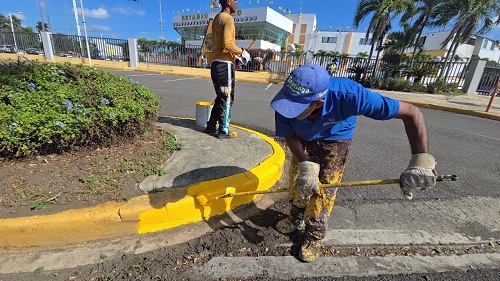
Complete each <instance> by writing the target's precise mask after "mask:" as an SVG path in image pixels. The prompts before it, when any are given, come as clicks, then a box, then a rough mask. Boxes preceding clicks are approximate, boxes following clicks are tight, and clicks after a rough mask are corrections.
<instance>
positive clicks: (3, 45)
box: [0, 32, 500, 92]
mask: <svg viewBox="0 0 500 281" xmlns="http://www.w3.org/2000/svg"><path fill="white" fill-rule="evenodd" d="M50 38H51V42H52V49H53V52H54V55H56V56H63V57H83V58H87V57H88V56H89V54H90V57H91V58H92V59H99V60H113V61H129V46H128V40H124V39H114V38H103V37H88V41H89V42H88V45H89V47H88V51H87V42H86V40H85V37H83V36H77V35H65V34H51V35H50ZM16 50H17V52H18V53H29V54H43V46H42V41H41V36H40V35H39V34H38V33H19V32H16V33H12V32H3V33H0V52H9V53H14V52H16ZM138 53H139V61H140V62H142V63H148V64H161V65H172V66H183V67H204V68H208V67H210V66H209V61H208V60H207V57H206V55H207V54H204V53H203V52H202V46H200V45H184V44H180V43H177V42H151V41H150V40H147V41H144V42H142V41H141V40H139V46H138ZM250 55H251V57H252V60H251V61H250V62H249V63H248V64H247V65H245V66H240V67H239V68H238V71H267V72H269V73H279V74H289V73H290V72H291V71H292V70H293V69H295V68H297V67H298V66H300V65H302V64H306V63H315V64H319V65H321V66H323V67H325V68H329V66H330V65H331V64H332V63H333V59H334V57H333V56H332V55H320V54H317V53H316V54H312V53H310V52H295V51H294V52H280V51H272V50H257V51H250ZM468 66H469V63H468V62H460V61H457V62H452V63H451V64H450V65H448V66H446V68H445V65H444V63H443V62H435V61H429V62H414V63H413V66H412V67H411V68H409V67H408V66H407V65H405V64H404V63H403V64H388V63H385V62H384V61H383V60H375V59H370V60H369V59H367V58H361V57H345V56H341V57H339V61H338V62H336V63H334V71H333V73H332V76H337V77H346V78H351V79H354V80H357V81H360V80H361V79H363V78H370V79H372V78H376V79H378V80H380V81H381V80H384V79H386V78H388V77H396V78H402V79H407V80H409V81H410V82H412V83H422V84H424V85H425V84H428V83H432V82H435V81H436V80H437V79H438V78H441V79H443V80H444V81H445V82H446V83H456V84H457V85H458V87H459V88H461V87H462V86H463V84H464V80H465V74H466V72H467V70H468ZM489 73H490V72H489V71H487V73H485V74H484V75H483V80H484V81H483V82H482V84H481V85H482V86H480V89H479V90H478V91H479V92H491V89H492V87H494V86H492V85H491V84H492V83H491V81H492V80H495V77H497V76H498V75H500V74H498V73H500V70H498V69H497V70H496V72H495V71H493V73H497V74H489ZM495 75H497V76H495ZM490 76H492V77H490ZM495 81H496V80H495Z"/></svg>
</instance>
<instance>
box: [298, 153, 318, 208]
mask: <svg viewBox="0 0 500 281" xmlns="http://www.w3.org/2000/svg"><path fill="white" fill-rule="evenodd" d="M297 170H298V178H297V191H298V192H299V195H300V196H301V197H302V199H307V200H309V198H311V196H312V195H313V194H318V182H319V164H318V163H314V162H311V161H302V162H299V163H298V164H297Z"/></svg>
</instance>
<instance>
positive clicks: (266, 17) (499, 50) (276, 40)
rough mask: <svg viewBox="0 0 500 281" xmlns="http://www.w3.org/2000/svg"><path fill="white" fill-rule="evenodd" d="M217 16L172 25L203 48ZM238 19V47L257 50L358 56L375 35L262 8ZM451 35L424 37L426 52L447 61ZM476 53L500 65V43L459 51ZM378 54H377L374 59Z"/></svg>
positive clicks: (476, 42) (477, 43) (475, 43)
mask: <svg viewBox="0 0 500 281" xmlns="http://www.w3.org/2000/svg"><path fill="white" fill-rule="evenodd" d="M215 15H217V12H210V13H204V14H201V13H196V14H191V15H179V16H176V17H174V18H173V19H172V25H173V27H174V29H175V30H176V31H177V32H178V33H179V34H180V35H181V37H182V38H183V40H185V42H186V44H188V45H202V43H203V39H204V37H205V33H206V30H207V25H208V22H209V19H210V18H213V17H215ZM234 20H235V25H236V45H238V46H242V47H244V48H247V46H250V45H251V44H252V41H254V39H255V41H254V43H253V45H252V48H251V50H253V51H265V50H268V49H272V50H274V51H279V50H280V49H281V46H282V45H283V44H284V43H286V45H287V46H290V45H291V44H296V45H298V46H299V48H300V49H301V50H304V51H312V52H314V53H316V52H318V51H319V50H324V51H334V52H339V53H341V54H343V53H345V54H348V55H349V56H356V55H358V54H359V53H360V52H366V53H369V52H370V48H371V40H372V39H371V34H369V36H368V39H367V38H366V33H365V32H354V31H352V30H349V31H343V30H336V31H331V30H317V29H316V28H317V21H316V15H315V14H282V13H280V12H277V11H275V10H273V9H271V8H270V7H259V8H251V9H243V10H238V11H236V13H235V14H234ZM449 33H450V31H440V32H431V33H427V34H424V35H423V36H422V38H421V40H422V41H423V42H424V50H425V53H428V54H430V55H432V56H439V57H443V58H444V57H445V56H446V52H447V51H448V50H449V49H450V45H451V43H449V44H448V45H447V46H446V47H445V48H442V47H441V43H442V42H443V40H444V39H445V38H446V37H447V36H448V34H449ZM473 54H474V55H478V56H479V57H481V58H488V59H490V60H494V61H497V62H500V41H496V40H491V39H488V38H485V37H482V36H474V37H473V38H471V39H470V40H469V42H466V43H465V44H462V45H460V46H459V47H458V49H457V55H458V56H460V57H461V58H465V59H470V58H471V57H472V55H473ZM376 55H377V53H376V51H374V52H373V54H372V58H374V57H375V56H376ZM381 55H383V53H381Z"/></svg>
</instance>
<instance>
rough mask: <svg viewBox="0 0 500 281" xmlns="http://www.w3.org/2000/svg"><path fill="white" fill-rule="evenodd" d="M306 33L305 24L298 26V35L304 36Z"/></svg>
mask: <svg viewBox="0 0 500 281" xmlns="http://www.w3.org/2000/svg"><path fill="white" fill-rule="evenodd" d="M305 33H307V24H302V25H301V26H300V34H305Z"/></svg>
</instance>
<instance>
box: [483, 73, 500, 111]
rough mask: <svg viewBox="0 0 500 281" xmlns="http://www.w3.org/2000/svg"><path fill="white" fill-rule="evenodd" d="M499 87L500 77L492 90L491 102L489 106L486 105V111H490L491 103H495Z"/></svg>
mask: <svg viewBox="0 0 500 281" xmlns="http://www.w3.org/2000/svg"><path fill="white" fill-rule="evenodd" d="M499 89H500V79H498V81H497V85H496V87H495V89H494V90H493V92H491V98H490V102H489V103H488V106H487V107H486V111H485V112H488V111H490V107H491V104H492V103H493V99H494V98H495V96H496V95H497V94H498V90H499Z"/></svg>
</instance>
